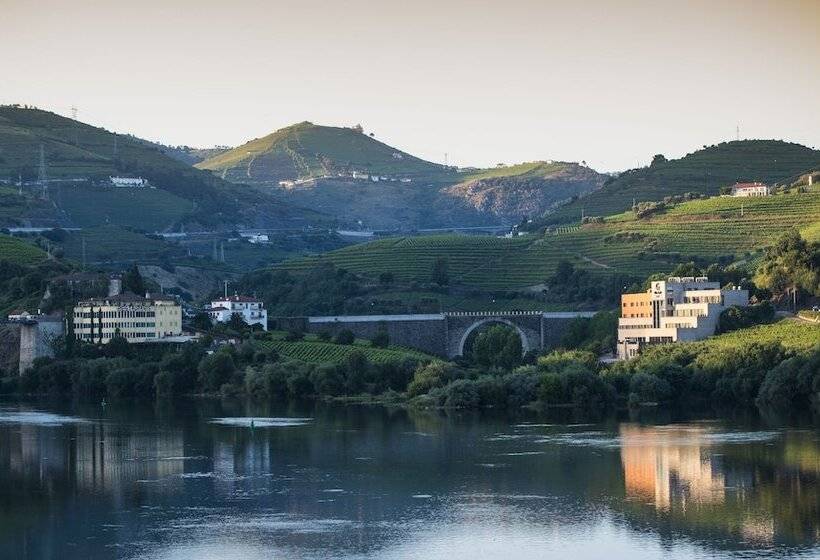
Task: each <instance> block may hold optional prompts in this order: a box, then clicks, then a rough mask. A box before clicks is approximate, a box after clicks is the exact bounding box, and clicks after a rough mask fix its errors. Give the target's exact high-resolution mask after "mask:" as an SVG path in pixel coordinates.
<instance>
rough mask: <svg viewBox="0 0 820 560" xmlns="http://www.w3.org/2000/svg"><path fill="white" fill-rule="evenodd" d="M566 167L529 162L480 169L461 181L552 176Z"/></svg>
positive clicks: (464, 176)
mask: <svg viewBox="0 0 820 560" xmlns="http://www.w3.org/2000/svg"><path fill="white" fill-rule="evenodd" d="M564 167H566V164H565V163H555V162H554V163H547V162H546V161H530V162H526V163H518V164H515V165H506V166H503V167H491V168H489V169H481V170H478V171H476V172H473V173H468V174H464V175H462V181H477V180H480V179H495V178H499V177H517V178H525V177H530V176H533V177H543V176H546V175H552V174H553V173H556V172H557V171H560V170H561V169H563V168H564Z"/></svg>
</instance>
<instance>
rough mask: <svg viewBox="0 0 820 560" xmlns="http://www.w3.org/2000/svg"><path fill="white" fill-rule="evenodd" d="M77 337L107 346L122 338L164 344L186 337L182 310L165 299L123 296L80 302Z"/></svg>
mask: <svg viewBox="0 0 820 560" xmlns="http://www.w3.org/2000/svg"><path fill="white" fill-rule="evenodd" d="M72 320H73V325H72V326H73V329H74V337H75V338H76V339H77V340H80V341H83V342H91V343H94V344H107V343H108V342H110V341H111V339H112V338H114V337H115V336H117V335H119V336H122V337H124V338H125V339H126V340H127V341H128V342H131V343H141V342H161V341H163V340H164V339H170V338H173V337H179V336H181V335H182V307H181V306H180V305H179V304H178V303H177V302H176V301H175V300H174V299H173V298H169V297H165V296H154V295H151V294H147V297H141V296H135V295H132V294H121V295H116V296H109V297H104V298H91V299H90V300H87V301H80V302H78V303H77V305H76V306H75V307H74V315H73V318H72Z"/></svg>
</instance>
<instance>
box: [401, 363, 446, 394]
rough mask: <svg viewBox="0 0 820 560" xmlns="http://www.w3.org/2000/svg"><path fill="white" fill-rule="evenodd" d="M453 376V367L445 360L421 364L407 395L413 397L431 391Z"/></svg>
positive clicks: (408, 387)
mask: <svg viewBox="0 0 820 560" xmlns="http://www.w3.org/2000/svg"><path fill="white" fill-rule="evenodd" d="M452 377H453V371H452V367H451V366H449V365H448V364H445V363H443V362H431V363H429V364H426V365H423V366H419V367H418V369H416V372H415V373H414V374H413V380H412V381H411V382H410V384H409V385H408V386H407V396H409V397H411V398H412V397H417V396H419V395H423V394H424V393H429V392H430V390H431V389H433V388H434V387H442V386H444V385H445V384H446V383H447V382H449V381H450V380H451V379H452Z"/></svg>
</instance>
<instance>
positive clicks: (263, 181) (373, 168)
mask: <svg viewBox="0 0 820 560" xmlns="http://www.w3.org/2000/svg"><path fill="white" fill-rule="evenodd" d="M196 167H198V168H199V169H207V170H209V171H213V172H215V173H216V174H218V175H220V176H221V177H222V178H224V179H227V180H229V181H233V182H242V183H247V184H260V185H266V186H278V184H279V181H284V180H297V179H309V178H317V177H338V176H339V175H340V174H341V175H352V173H353V172H354V171H356V172H359V173H364V174H368V175H379V176H381V175H391V176H401V177H404V178H416V179H432V178H439V177H440V176H445V177H446V176H448V175H452V174H453V172H452V171H449V170H448V169H447V168H445V167H444V166H442V165H437V164H434V163H430V162H428V161H424V160H422V159H419V158H417V157H414V156H412V155H410V154H407V153H405V152H402V151H401V150H397V149H396V148H392V147H390V146H388V145H387V144H384V143H382V142H379V141H378V140H375V139H374V138H372V137H370V136H368V135H367V134H365V133H364V132H361V131H358V130H356V129H353V128H339V127H332V126H317V125H314V124H313V123H309V122H301V123H298V124H294V125H292V126H288V127H286V128H282V129H280V130H277V131H276V132H274V133H272V134H269V135H267V136H264V137H262V138H257V139H255V140H251V141H250V142H247V143H245V144H243V145H241V146H238V147H236V148H234V149H232V150H228V151H226V152H224V153H221V154H219V155H217V156H215V157H212V158H209V159H207V160H205V161H203V162H201V163H198V164H197V165H196Z"/></svg>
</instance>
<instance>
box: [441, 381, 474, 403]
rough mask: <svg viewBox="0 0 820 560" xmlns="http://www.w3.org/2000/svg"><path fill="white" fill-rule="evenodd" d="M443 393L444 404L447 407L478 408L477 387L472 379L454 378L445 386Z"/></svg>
mask: <svg viewBox="0 0 820 560" xmlns="http://www.w3.org/2000/svg"><path fill="white" fill-rule="evenodd" d="M445 393H446V395H447V397H446V400H445V401H444V406H446V407H447V408H478V405H479V404H480V402H481V398H480V395H479V391H478V387H477V386H476V382H475V381H473V380H472V379H456V380H455V381H453V382H452V383H450V384H449V385H448V386H447V388H446V390H445Z"/></svg>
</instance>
